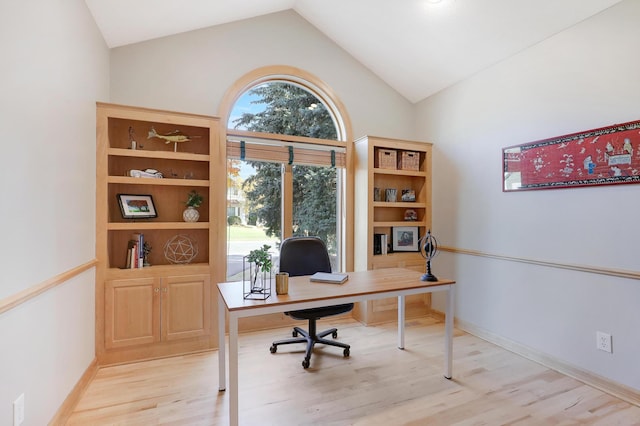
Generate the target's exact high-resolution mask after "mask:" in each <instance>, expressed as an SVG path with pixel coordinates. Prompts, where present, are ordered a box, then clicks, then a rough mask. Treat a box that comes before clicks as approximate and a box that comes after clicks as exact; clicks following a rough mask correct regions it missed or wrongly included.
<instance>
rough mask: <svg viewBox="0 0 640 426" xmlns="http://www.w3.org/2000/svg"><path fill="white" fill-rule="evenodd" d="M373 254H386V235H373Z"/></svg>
mask: <svg viewBox="0 0 640 426" xmlns="http://www.w3.org/2000/svg"><path fill="white" fill-rule="evenodd" d="M373 254H387V234H373Z"/></svg>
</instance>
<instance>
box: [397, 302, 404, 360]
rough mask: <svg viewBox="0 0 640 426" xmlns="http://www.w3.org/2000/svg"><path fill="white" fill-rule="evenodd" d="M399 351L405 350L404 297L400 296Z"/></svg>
mask: <svg viewBox="0 0 640 426" xmlns="http://www.w3.org/2000/svg"><path fill="white" fill-rule="evenodd" d="M398 349H404V296H398Z"/></svg>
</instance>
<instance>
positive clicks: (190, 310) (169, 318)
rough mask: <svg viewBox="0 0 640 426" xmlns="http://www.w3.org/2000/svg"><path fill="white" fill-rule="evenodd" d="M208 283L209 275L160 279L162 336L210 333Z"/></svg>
mask: <svg viewBox="0 0 640 426" xmlns="http://www.w3.org/2000/svg"><path fill="white" fill-rule="evenodd" d="M210 316H211V285H210V279H209V275H186V276H173V277H166V278H163V279H162V340H177V339H186V338H190V337H200V336H204V335H207V334H209V327H210V325H209V322H210V321H209V319H210Z"/></svg>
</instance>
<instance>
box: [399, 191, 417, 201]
mask: <svg viewBox="0 0 640 426" xmlns="http://www.w3.org/2000/svg"><path fill="white" fill-rule="evenodd" d="M401 200H402V201H416V191H414V190H413V189H403V190H402V197H401Z"/></svg>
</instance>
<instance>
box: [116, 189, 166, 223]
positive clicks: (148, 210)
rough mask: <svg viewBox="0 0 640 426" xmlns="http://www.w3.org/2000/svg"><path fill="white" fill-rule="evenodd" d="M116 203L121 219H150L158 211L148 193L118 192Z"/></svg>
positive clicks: (156, 214) (156, 215) (155, 215)
mask: <svg viewBox="0 0 640 426" xmlns="http://www.w3.org/2000/svg"><path fill="white" fill-rule="evenodd" d="M116 197H117V198H118V204H119V205H120V213H121V214H122V218H123V219H151V218H154V217H158V211H157V210H156V207H155V205H154V204H153V197H152V196H151V195H150V194H118V195H117V196H116Z"/></svg>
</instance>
